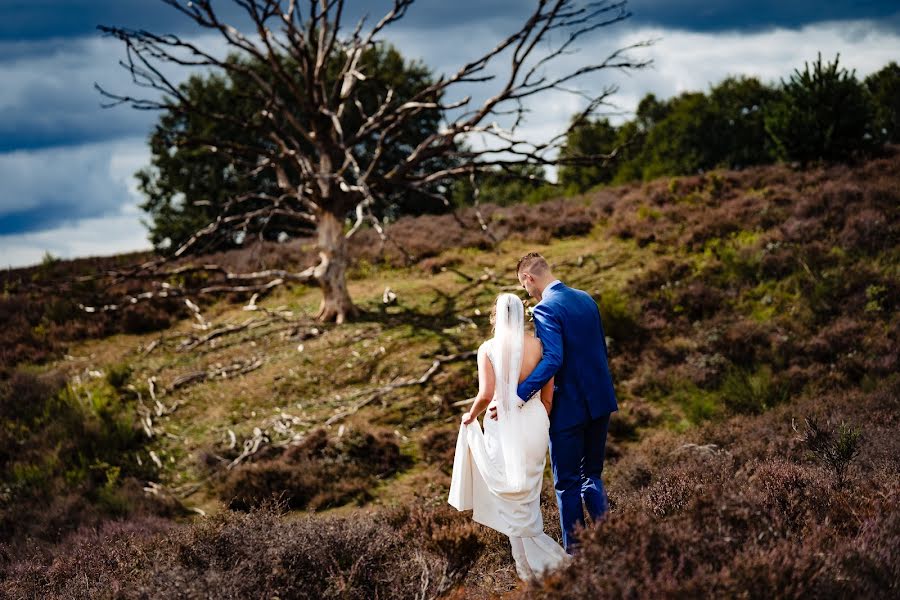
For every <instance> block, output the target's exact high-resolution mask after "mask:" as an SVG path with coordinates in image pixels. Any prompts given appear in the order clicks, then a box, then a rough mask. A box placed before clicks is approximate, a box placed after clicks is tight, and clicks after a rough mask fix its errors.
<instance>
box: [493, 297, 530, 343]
mask: <svg viewBox="0 0 900 600" xmlns="http://www.w3.org/2000/svg"><path fill="white" fill-rule="evenodd" d="M508 293H509V292H500V293H499V294H497V297H496V298H494V302H493V303H492V304H491V333H493V332H494V331H495V330H496V328H497V304H498V303H499V301H500V298H501V296H503V295H504V294H508ZM510 295H511V296H516V295H515V294H510ZM516 298H519V297H518V296H516ZM521 300H522V299H521V298H519V301H520V302H521ZM522 304H523V305H524V304H525V303H524V302H523V303H522ZM523 309H524V306H523Z"/></svg>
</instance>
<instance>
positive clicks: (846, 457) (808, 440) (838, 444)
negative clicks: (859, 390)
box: [803, 418, 862, 488]
mask: <svg viewBox="0 0 900 600" xmlns="http://www.w3.org/2000/svg"><path fill="white" fill-rule="evenodd" d="M804 422H805V423H806V430H805V431H804V432H803V441H804V443H805V444H806V447H807V448H809V450H810V451H811V452H812V453H813V454H814V455H815V456H816V457H817V458H818V459H819V460H821V461H822V462H823V463H825V465H826V466H827V467H828V468H829V469H830V470H831V474H832V475H833V477H834V485H835V486H836V487H838V488H840V487H843V486H844V483H845V481H846V479H847V469H848V468H849V467H850V463H851V462H852V461H853V459H854V458H856V456H857V455H859V451H860V444H861V442H862V433H861V432H860V431H859V430H856V429H853V428H852V427H850V426H848V425H846V424H845V423H841V424H840V425H839V426H838V428H837V431H835V430H834V429H826V428H823V427H821V426H820V425H819V423H818V421H817V420H816V419H815V418H812V419H810V418H807V419H805V421H804Z"/></svg>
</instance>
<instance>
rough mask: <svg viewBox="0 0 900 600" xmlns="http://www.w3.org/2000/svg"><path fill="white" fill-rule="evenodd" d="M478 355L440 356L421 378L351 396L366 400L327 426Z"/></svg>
mask: <svg viewBox="0 0 900 600" xmlns="http://www.w3.org/2000/svg"><path fill="white" fill-rule="evenodd" d="M476 354H477V352H476V351H474V350H470V351H468V352H460V353H458V354H450V355H446V356H444V355H438V356H435V357H434V361H433V362H432V363H431V366H430V367H428V370H427V371H425V372H424V373H423V374H422V375H421V376H420V377H418V378H416V379H406V380H403V381H396V382H393V383H389V384H387V385H383V386H380V387H376V388H374V389H371V388H370V389H368V390H363V391H360V392H356V393H355V394H352V395H351V398H353V397H357V396H364V398H363V399H362V400H359V401H357V402H356V403H355V404H354V405H353V406H351V407H350V408H348V409H347V410H344V411H342V412H339V413H337V414H335V415H332V416H331V417H329V418H328V420H326V421H325V425H333V424H335V423H337V422H338V421H341V420H343V419H346V418H347V417H349V416H350V415H352V414H354V413H356V412H357V411H358V410H359V409H361V408H362V407H364V406H366V405H367V404H369V403H370V402H372V401H373V400H375V399H376V398H380V397H381V396H383V395H384V394H386V393H388V392H392V391H394V390H396V389H399V388H403V387H409V386H413V385H423V384H425V383H428V381H429V380H430V379H431V378H432V377H433V376H434V374H435V373H437V372H438V370H439V369H440V368H441V366H442V365H444V364H446V363H448V362H454V361H458V360H466V359H469V358H472V357H473V356H475V355H476Z"/></svg>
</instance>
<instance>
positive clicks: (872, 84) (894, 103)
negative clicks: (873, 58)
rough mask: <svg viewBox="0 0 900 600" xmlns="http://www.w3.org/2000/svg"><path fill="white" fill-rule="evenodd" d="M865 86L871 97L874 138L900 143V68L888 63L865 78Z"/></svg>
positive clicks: (895, 64) (893, 63)
mask: <svg viewBox="0 0 900 600" xmlns="http://www.w3.org/2000/svg"><path fill="white" fill-rule="evenodd" d="M865 84H866V87H867V88H868V90H869V93H870V94H871V95H872V103H873V109H874V112H875V115H874V131H875V135H876V138H878V139H879V140H880V141H884V142H889V143H892V144H898V143H900V66H898V65H897V63H895V62H891V63H889V64H888V65H887V66H885V67H884V68H883V69H881V70H880V71H878V72H877V73H872V74H871V75H869V76H868V77H866V80H865Z"/></svg>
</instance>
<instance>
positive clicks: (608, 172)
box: [559, 119, 619, 191]
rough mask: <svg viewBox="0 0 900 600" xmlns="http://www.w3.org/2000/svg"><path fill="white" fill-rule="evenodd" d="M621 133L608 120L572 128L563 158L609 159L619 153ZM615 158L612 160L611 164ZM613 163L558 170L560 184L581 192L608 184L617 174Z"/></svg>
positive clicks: (573, 166)
mask: <svg viewBox="0 0 900 600" xmlns="http://www.w3.org/2000/svg"><path fill="white" fill-rule="evenodd" d="M618 141H619V139H618V134H617V131H616V128H615V127H614V126H613V125H611V124H610V122H609V120H608V119H597V120H595V121H587V122H585V123H583V124H581V125H579V126H576V127H575V128H573V129H572V131H571V132H570V133H569V135H568V136H567V137H566V145H565V147H564V148H563V150H562V153H561V154H562V156H563V157H564V158H567V157H571V156H591V155H600V156H610V155H612V154H613V153H614V152H616V153H618V148H617V143H618ZM614 160H615V158H614V157H611V158H610V161H614ZM613 165H614V162H608V163H603V162H600V163H597V164H594V165H588V166H581V165H567V166H563V167H561V168H560V169H559V182H560V184H562V185H563V186H564V187H566V188H568V187H572V188H574V189H576V190H579V191H584V190H587V189H589V188H591V187H593V186H595V185H598V184H603V183H609V182H610V181H612V178H613V176H614V175H615V169H614V167H613Z"/></svg>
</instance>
